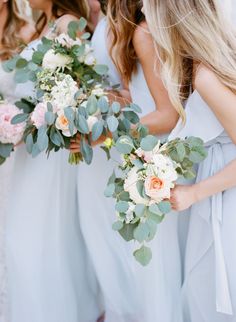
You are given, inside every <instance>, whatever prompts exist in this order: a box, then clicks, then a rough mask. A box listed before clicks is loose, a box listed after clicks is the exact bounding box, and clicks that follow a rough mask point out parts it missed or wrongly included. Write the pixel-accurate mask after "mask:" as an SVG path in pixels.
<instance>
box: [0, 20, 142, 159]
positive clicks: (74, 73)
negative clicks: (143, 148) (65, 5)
mask: <svg viewBox="0 0 236 322" xmlns="http://www.w3.org/2000/svg"><path fill="white" fill-rule="evenodd" d="M85 27H86V20H85V19H83V18H81V19H80V20H79V22H75V21H74V22H71V23H70V24H69V27H68V33H67V34H60V35H59V36H57V37H55V38H54V39H53V40H52V39H47V38H43V39H42V43H41V44H39V45H38V47H37V50H36V51H35V52H34V53H33V55H32V59H31V60H29V61H27V60H26V59H24V58H22V57H19V56H17V57H15V58H14V59H12V60H10V61H8V62H7V63H6V64H5V70H9V71H11V70H15V80H16V82H18V83H21V82H25V81H28V80H31V81H32V82H33V83H34V87H35V92H36V97H35V98H22V100H21V102H17V106H18V107H20V108H22V109H23V110H24V113H23V114H22V115H21V116H20V117H15V118H14V119H13V120H12V122H13V123H14V124H17V123H19V122H26V123H27V126H26V130H25V133H24V140H25V143H26V148H27V151H28V152H29V153H30V154H32V156H33V157H35V156H37V155H38V154H39V153H41V152H43V151H47V153H50V152H51V151H52V150H53V151H58V150H59V149H61V148H69V145H70V141H71V139H72V138H75V137H76V136H77V135H79V137H80V142H81V153H76V154H70V157H69V162H70V163H72V164H77V163H79V162H80V161H81V160H84V161H85V162H86V163H87V164H90V163H91V161H92V157H93V149H92V142H93V141H96V140H98V139H99V138H100V137H101V136H104V137H106V136H108V135H110V133H111V134H112V136H113V138H114V140H116V139H117V138H118V137H119V135H122V134H124V133H127V132H128V131H129V130H130V127H131V124H137V123H138V122H139V117H138V115H137V112H140V109H139V108H138V107H137V106H136V105H134V104H130V105H128V106H127V107H126V108H125V109H121V106H120V104H118V103H116V102H115V103H113V104H109V101H108V98H107V95H106V92H105V88H106V86H107V85H108V82H107V77H106V73H107V70H108V68H107V67H106V66H104V65H97V64H96V60H95V58H94V55H93V50H92V47H91V44H90V42H89V41H88V38H89V34H88V33H86V32H84V33H83V34H82V36H81V37H80V38H78V37H77V36H76V35H77V33H78V31H80V32H81V33H82V31H83V30H84V29H85ZM103 148H104V149H105V151H106V152H107V153H109V149H108V148H106V147H103Z"/></svg>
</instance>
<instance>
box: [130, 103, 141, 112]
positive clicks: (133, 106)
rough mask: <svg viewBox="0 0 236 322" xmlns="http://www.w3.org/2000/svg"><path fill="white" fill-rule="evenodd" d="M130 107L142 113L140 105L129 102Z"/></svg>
mask: <svg viewBox="0 0 236 322" xmlns="http://www.w3.org/2000/svg"><path fill="white" fill-rule="evenodd" d="M130 107H131V109H132V110H134V111H135V112H136V113H142V109H141V107H139V106H138V105H137V104H134V103H131V104H130Z"/></svg>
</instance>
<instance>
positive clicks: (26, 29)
mask: <svg viewBox="0 0 236 322" xmlns="http://www.w3.org/2000/svg"><path fill="white" fill-rule="evenodd" d="M35 32H36V29H35V26H34V24H33V23H32V22H27V23H25V24H24V26H23V27H22V28H21V30H20V37H21V38H22V40H23V41H24V43H26V44H28V43H29V42H30V41H31V40H32V38H33V36H34V35H35Z"/></svg>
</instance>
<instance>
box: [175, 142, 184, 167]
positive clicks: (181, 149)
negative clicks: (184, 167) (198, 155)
mask: <svg viewBox="0 0 236 322" xmlns="http://www.w3.org/2000/svg"><path fill="white" fill-rule="evenodd" d="M176 150H177V153H178V156H179V160H180V162H182V161H183V160H184V158H185V155H186V152H185V147H184V144H183V143H182V142H179V143H178V144H177V145H176Z"/></svg>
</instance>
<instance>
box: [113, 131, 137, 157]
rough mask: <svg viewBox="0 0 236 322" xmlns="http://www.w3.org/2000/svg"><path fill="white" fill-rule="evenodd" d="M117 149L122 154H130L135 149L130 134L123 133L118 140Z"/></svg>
mask: <svg viewBox="0 0 236 322" xmlns="http://www.w3.org/2000/svg"><path fill="white" fill-rule="evenodd" d="M116 149H117V150H118V152H120V153H122V154H129V153H131V152H132V150H133V149H134V144H133V141H132V139H131V138H130V137H129V136H126V135H123V136H121V137H120V138H119V139H118V140H117V142H116Z"/></svg>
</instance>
